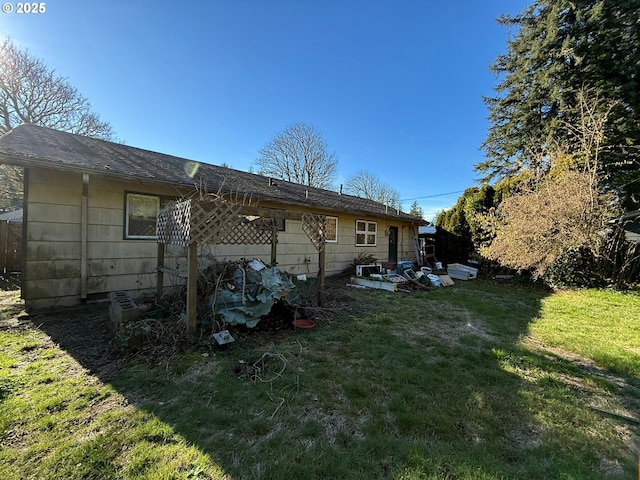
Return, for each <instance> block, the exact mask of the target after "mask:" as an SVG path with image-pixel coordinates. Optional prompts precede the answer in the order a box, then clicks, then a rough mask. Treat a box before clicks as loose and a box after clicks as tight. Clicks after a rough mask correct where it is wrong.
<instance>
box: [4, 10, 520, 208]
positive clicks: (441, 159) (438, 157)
mask: <svg viewBox="0 0 640 480" xmlns="http://www.w3.org/2000/svg"><path fill="white" fill-rule="evenodd" d="M9 3H11V4H12V6H13V7H14V12H12V13H8V14H5V13H0V33H2V32H4V35H9V36H10V37H11V38H12V40H13V41H14V42H16V43H17V44H18V45H20V46H21V47H22V48H27V49H28V50H29V51H30V52H31V53H32V54H33V55H35V56H37V57H40V58H41V59H43V60H44V61H45V63H46V64H47V65H48V66H49V67H50V68H53V69H55V70H56V72H57V73H58V74H59V75H61V76H63V77H66V78H68V80H69V81H70V82H71V83H72V84H73V85H74V86H75V87H76V88H77V89H78V90H79V91H80V93H81V94H82V95H84V96H85V97H87V98H88V99H89V101H90V102H91V104H92V107H93V110H94V111H95V112H97V113H98V114H99V115H100V117H101V118H102V119H103V120H105V121H108V122H109V123H110V124H111V125H112V126H113V128H114V130H115V132H116V134H117V137H118V138H119V139H120V140H122V141H124V142H125V143H127V144H128V145H132V146H136V147H140V148H146V149H149V150H154V151H159V152H162V153H168V154H172V155H177V156H180V157H185V158H189V159H193V160H198V161H203V162H208V163H214V164H222V163H226V164H228V165H229V166H231V167H232V168H237V169H239V170H249V168H250V167H251V165H252V164H253V162H254V160H255V159H256V157H257V155H258V150H259V149H260V148H261V147H262V146H264V145H265V144H266V143H267V142H268V141H269V140H270V139H271V138H272V137H273V136H274V135H275V134H276V133H278V132H279V131H281V130H283V129H284V128H285V127H286V126H287V125H289V124H291V123H295V122H304V123H308V124H311V125H313V126H315V127H316V128H317V129H319V130H320V131H321V132H322V134H323V136H324V139H325V140H326V142H327V144H328V146H329V150H330V151H331V152H333V153H335V154H336V156H337V158H338V179H337V181H338V183H344V182H345V181H346V179H347V178H348V177H350V176H351V175H353V174H354V173H356V172H357V171H358V170H367V171H369V172H371V173H374V174H376V175H377V176H378V177H380V178H381V179H382V180H383V181H384V182H386V183H387V184H389V185H390V186H392V187H393V188H395V189H396V190H397V191H398V192H399V193H400V197H401V198H402V199H403V200H404V201H403V208H404V209H405V210H408V209H409V208H410V206H411V203H412V202H413V199H416V198H418V203H419V204H420V206H421V207H422V208H423V209H424V211H425V217H426V218H427V219H432V218H433V217H434V215H435V214H436V213H437V212H438V211H440V210H442V209H443V208H448V207H450V206H452V205H453V204H455V202H456V200H457V198H458V196H459V195H460V192H461V191H462V190H464V189H465V188H466V187H469V186H472V185H474V184H475V179H476V177H477V174H476V173H475V172H474V171H473V165H474V164H476V163H478V162H479V161H482V160H483V155H482V152H481V151H480V145H481V144H482V142H483V140H484V138H485V136H486V132H487V126H488V123H487V120H486V116H487V113H488V112H487V109H486V107H485V105H484V104H483V102H482V97H483V95H491V94H492V92H493V86H494V85H495V84H496V82H497V79H496V78H495V77H494V75H493V74H491V73H490V72H489V64H490V63H491V62H492V61H493V60H495V58H496V56H497V55H499V54H501V53H505V52H506V49H507V40H508V38H509V35H510V32H509V31H508V29H505V28H504V27H500V26H498V25H497V23H496V21H495V19H496V18H497V17H498V16H499V15H500V14H503V13H511V14H515V13H517V12H520V11H521V10H523V9H524V8H525V7H526V6H527V4H528V3H529V2H525V1H522V0H485V1H477V0H458V1H452V2H435V1H431V0H420V1H418V0H399V1H391V0H385V1H376V0H342V1H339V0H323V1H318V0H313V1H311V0H309V1H306V0H211V1H209V2H204V1H203V2H196V1H186V2H177V1H172V2H166V1H119V0H111V1H102V2H94V1H85V0H68V1H61V0H52V1H47V2H45V12H44V13H38V14H28V15H27V14H18V13H15V9H16V8H15V7H16V6H17V2H9ZM450 192H455V193H450ZM442 194H448V195H442ZM436 195H437V196H436ZM419 197H430V198H419Z"/></svg>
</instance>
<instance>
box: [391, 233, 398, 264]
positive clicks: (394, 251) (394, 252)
mask: <svg viewBox="0 0 640 480" xmlns="http://www.w3.org/2000/svg"><path fill="white" fill-rule="evenodd" d="M389 261H390V262H397V261H398V227H389Z"/></svg>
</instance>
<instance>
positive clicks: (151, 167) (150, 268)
mask: <svg viewBox="0 0 640 480" xmlns="http://www.w3.org/2000/svg"><path fill="white" fill-rule="evenodd" d="M0 164H7V165H13V166H18V167H22V168H24V202H23V203H24V205H23V209H24V211H23V250H22V251H23V260H22V261H23V266H22V272H23V273H22V297H23V299H24V300H25V304H26V307H27V308H32V309H38V308H43V307H50V306H56V305H73V304H77V303H80V302H85V301H94V300H100V299H104V298H106V297H107V296H108V294H109V293H110V292H113V291H133V292H144V291H152V290H155V289H156V282H157V281H158V276H157V269H158V268H157V267H158V263H157V257H158V248H157V247H158V237H157V236H156V219H157V218H158V213H159V211H160V210H161V209H162V208H163V207H165V206H167V205H171V204H172V203H174V202H175V201H177V200H180V199H185V198H200V197H203V196H206V195H212V194H215V195H219V196H224V197H226V198H228V199H230V200H234V199H235V201H242V202H244V203H245V204H252V205H259V206H260V207H264V208H266V209H269V211H275V210H277V211H281V212H298V213H315V214H321V215H325V216H326V224H327V235H326V244H325V273H326V274H327V275H331V274H337V273H340V272H342V271H344V269H345V268H346V267H348V265H349V264H350V263H351V262H352V261H353V259H354V258H355V257H356V256H358V254H360V253H367V254H372V255H374V256H375V257H376V258H378V259H379V260H381V261H390V262H396V261H398V260H402V259H410V260H413V259H415V258H416V250H415V245H416V243H415V239H416V236H417V225H418V223H419V222H420V218H418V217H415V216H412V215H409V214H406V213H403V212H401V211H397V210H395V209H391V208H388V207H387V206H385V205H383V204H380V203H377V202H374V201H370V200H367V199H362V198H358V197H354V196H350V195H344V194H341V193H340V192H334V191H329V190H323V189H318V188H311V187H307V186H304V185H299V184H294V183H289V182H285V181H282V180H280V179H273V178H267V177H264V176H260V175H256V174H252V173H248V172H242V171H238V170H234V169H230V168H224V167H220V166H216V165H211V164H207V163H200V162H196V161H193V160H188V159H184V158H179V157H175V156H171V155H165V154H162V153H156V152H152V151H148V150H143V149H139V148H135V147H130V146H127V145H123V144H118V143H112V142H107V141H103V140H97V139H93V138H88V137H84V136H79V135H74V134H70V133H66V132H61V131H57V130H52V129H49V128H45V127H41V126H36V125H30V124H24V125H21V126H19V127H16V128H14V129H13V130H11V131H9V132H7V133H6V134H4V135H3V136H2V137H0ZM279 217H280V218H281V220H279V222H280V223H279V225H278V230H279V231H278V236H277V239H278V240H277V246H276V249H277V263H278V267H279V268H280V269H282V270H285V271H287V272H289V273H291V274H293V275H300V274H306V275H311V276H313V275H315V274H317V271H318V270H317V269H318V265H317V262H316V260H315V258H316V253H317V250H316V248H315V247H314V246H313V245H312V243H311V242H310V241H309V240H308V238H307V236H306V235H305V233H304V232H303V229H302V225H301V222H300V221H298V220H290V219H286V218H285V217H286V215H280V216H279ZM292 218H294V217H292ZM272 253H273V252H272V251H271V247H270V246H269V245H253V244H251V245H249V244H235V245H234V244H213V245H200V246H199V251H198V254H199V255H198V258H199V261H203V259H216V260H219V261H223V260H236V259H240V258H260V259H262V260H264V261H267V262H268V261H269V260H270V259H271V258H272V257H271V255H272ZM186 259H187V253H186V251H185V248H184V247H180V246H170V248H168V250H167V252H166V258H164V260H163V261H164V264H165V265H170V266H171V268H172V269H174V271H180V270H181V269H184V267H185V263H186ZM180 282H184V279H181V278H180V276H179V275H164V277H163V278H162V284H163V286H164V287H170V286H171V285H174V284H177V283H180Z"/></svg>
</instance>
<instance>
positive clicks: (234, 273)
mask: <svg viewBox="0 0 640 480" xmlns="http://www.w3.org/2000/svg"><path fill="white" fill-rule="evenodd" d="M233 266H234V267H235V268H229V266H227V267H226V268H224V269H220V268H214V269H213V272H217V275H216V276H217V278H215V280H214V281H215V285H216V288H215V289H213V291H212V292H211V293H210V294H209V296H208V300H207V305H208V307H209V308H208V310H209V311H210V312H211V314H212V315H213V316H214V318H217V317H220V318H221V320H222V321H223V322H224V323H225V324H228V325H246V326H247V327H249V328H254V327H256V325H258V323H259V322H260V321H261V320H262V321H263V322H267V323H271V324H273V323H274V322H275V323H279V322H283V321H284V323H289V321H290V320H293V314H292V311H293V310H294V309H295V308H296V307H299V306H301V305H302V297H301V295H300V294H299V292H298V291H297V289H296V286H295V284H294V283H293V282H292V281H291V279H290V278H289V276H288V275H287V274H286V273H284V272H282V271H281V270H280V269H279V268H277V267H269V266H267V265H265V264H264V263H263V262H262V261H260V260H258V259H254V260H250V261H248V260H242V261H240V262H235V263H234V264H233ZM220 270H221V272H220ZM210 271H211V270H210ZM205 274H206V271H205ZM289 316H290V318H287V317H289Z"/></svg>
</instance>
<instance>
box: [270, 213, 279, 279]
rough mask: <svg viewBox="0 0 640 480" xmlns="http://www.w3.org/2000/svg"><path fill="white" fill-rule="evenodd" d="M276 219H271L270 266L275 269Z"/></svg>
mask: <svg viewBox="0 0 640 480" xmlns="http://www.w3.org/2000/svg"><path fill="white" fill-rule="evenodd" d="M276 220H277V219H275V218H272V219H271V266H272V267H275V266H276V264H277V263H278V262H277V258H276V255H277V252H278V223H277V221H276Z"/></svg>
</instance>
